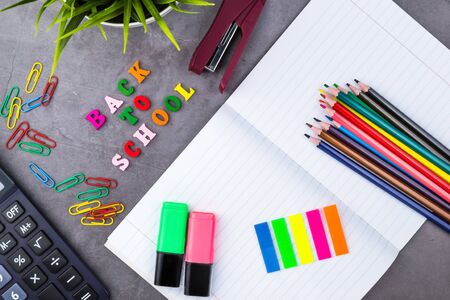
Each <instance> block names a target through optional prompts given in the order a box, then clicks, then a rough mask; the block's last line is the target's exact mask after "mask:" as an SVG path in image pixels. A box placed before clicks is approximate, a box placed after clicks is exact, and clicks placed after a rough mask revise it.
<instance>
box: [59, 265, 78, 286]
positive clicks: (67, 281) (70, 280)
mask: <svg viewBox="0 0 450 300" xmlns="http://www.w3.org/2000/svg"><path fill="white" fill-rule="evenodd" d="M58 280H59V282H61V284H62V285H63V287H64V288H65V289H66V290H68V291H71V290H73V289H74V288H76V287H77V285H79V284H80V283H81V282H82V281H83V277H81V275H80V273H78V271H77V270H75V268H74V267H70V268H69V269H68V270H67V271H65V272H64V273H62V274H61V275H60V276H59V277H58Z"/></svg>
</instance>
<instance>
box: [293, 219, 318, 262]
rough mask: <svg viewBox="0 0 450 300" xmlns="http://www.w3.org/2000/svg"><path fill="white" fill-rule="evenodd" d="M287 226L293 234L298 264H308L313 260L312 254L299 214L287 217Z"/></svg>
mask: <svg viewBox="0 0 450 300" xmlns="http://www.w3.org/2000/svg"><path fill="white" fill-rule="evenodd" d="M288 220H289V226H290V227H291V231H292V235H293V236H294V241H295V247H296V248H297V253H298V257H299V259H300V264H302V265H304V264H309V263H312V262H313V261H314V255H313V252H312V249H311V245H310V243H309V239H308V234H307V233H306V227H305V222H304V221H303V217H302V215H301V214H296V215H292V216H289V217H288Z"/></svg>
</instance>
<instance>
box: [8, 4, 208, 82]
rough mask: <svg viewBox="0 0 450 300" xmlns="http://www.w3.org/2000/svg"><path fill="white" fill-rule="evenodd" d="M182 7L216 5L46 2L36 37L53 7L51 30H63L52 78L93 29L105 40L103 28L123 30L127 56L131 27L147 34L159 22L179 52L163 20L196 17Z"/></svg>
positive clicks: (40, 11)
mask: <svg viewBox="0 0 450 300" xmlns="http://www.w3.org/2000/svg"><path fill="white" fill-rule="evenodd" d="M36 1H37V0H22V1H19V2H17V3H15V4H13V5H10V6H8V7H5V8H3V9H1V10H0V12H3V11H5V10H8V9H11V8H13V7H17V6H20V5H24V4H28V3H31V2H36ZM179 4H183V5H194V6H211V5H214V3H211V2H208V1H206V0H45V1H44V2H43V4H42V6H41V7H40V9H39V11H38V14H37V17H36V33H37V32H38V29H39V21H40V19H41V16H42V14H43V13H44V12H45V10H46V9H47V8H49V7H50V6H52V5H59V6H60V9H59V11H58V13H57V14H56V16H55V17H54V19H53V21H52V22H51V23H50V25H49V26H48V29H50V28H52V27H53V26H54V25H57V26H59V30H58V37H57V38H56V44H55V52H54V55H53V64H52V72H51V73H52V74H53V73H54V71H55V68H56V65H57V64H58V60H59V57H60V56H61V52H62V51H63V49H64V47H65V46H66V45H67V42H68V41H69V39H70V38H71V37H72V35H74V34H75V33H77V32H80V31H82V30H84V29H87V28H91V27H94V26H96V27H98V29H99V30H100V31H101V33H102V35H103V37H104V38H105V39H107V37H106V33H105V31H104V30H103V27H102V26H103V25H105V26H112V27H121V28H123V52H124V53H125V52H126V50H127V40H128V31H129V28H131V27H138V26H142V27H143V29H144V32H147V24H150V23H152V22H156V23H157V24H158V25H159V27H160V28H161V30H162V31H163V32H164V34H165V35H166V36H167V38H168V39H169V40H170V41H171V42H172V44H173V45H174V46H175V48H176V49H177V50H180V46H179V45H178V43H177V41H176V40H175V38H174V36H173V35H172V32H171V31H170V29H169V27H168V26H167V24H166V22H165V21H164V19H163V16H164V15H166V14H167V13H168V12H169V11H170V10H175V11H177V12H181V13H195V12H192V11H187V10H184V9H182V8H180V6H179Z"/></svg>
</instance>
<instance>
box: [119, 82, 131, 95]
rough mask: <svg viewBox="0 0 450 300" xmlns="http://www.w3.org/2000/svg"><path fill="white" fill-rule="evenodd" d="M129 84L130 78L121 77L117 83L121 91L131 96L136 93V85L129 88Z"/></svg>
mask: <svg viewBox="0 0 450 300" xmlns="http://www.w3.org/2000/svg"><path fill="white" fill-rule="evenodd" d="M127 84H128V80H126V79H120V80H119V82H118V83H117V89H119V92H121V93H122V94H123V95H124V96H130V95H131V94H133V93H134V87H132V86H130V87H129V88H127V87H126V85H127Z"/></svg>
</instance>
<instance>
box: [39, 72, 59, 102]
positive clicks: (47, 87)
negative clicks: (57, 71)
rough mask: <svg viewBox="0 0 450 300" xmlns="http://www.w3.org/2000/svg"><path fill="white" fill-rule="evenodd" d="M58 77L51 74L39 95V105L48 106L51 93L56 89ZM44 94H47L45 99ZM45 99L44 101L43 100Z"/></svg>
mask: <svg viewBox="0 0 450 300" xmlns="http://www.w3.org/2000/svg"><path fill="white" fill-rule="evenodd" d="M58 82H59V78H58V77H56V76H55V75H53V76H52V77H51V78H50V80H49V81H48V82H47V84H46V85H45V88H44V92H43V93H42V97H41V105H42V106H48V105H49V104H50V101H51V100H52V97H53V93H54V92H55V90H56V86H57V85H58ZM49 90H50V91H49ZM45 94H48V97H47V99H45ZM44 100H46V101H44Z"/></svg>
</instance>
